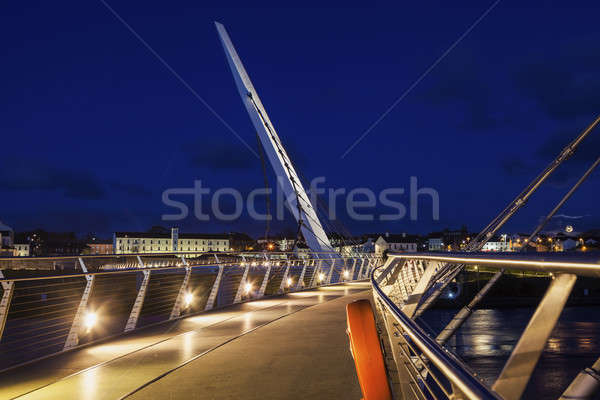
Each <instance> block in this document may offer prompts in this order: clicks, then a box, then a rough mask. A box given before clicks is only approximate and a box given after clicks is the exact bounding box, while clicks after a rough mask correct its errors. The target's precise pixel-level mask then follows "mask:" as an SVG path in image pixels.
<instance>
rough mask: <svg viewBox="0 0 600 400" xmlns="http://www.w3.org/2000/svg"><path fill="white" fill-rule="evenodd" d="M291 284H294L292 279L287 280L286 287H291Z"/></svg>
mask: <svg viewBox="0 0 600 400" xmlns="http://www.w3.org/2000/svg"><path fill="white" fill-rule="evenodd" d="M293 282H294V280H293V279H292V278H287V285H288V287H290V286H292V283H293Z"/></svg>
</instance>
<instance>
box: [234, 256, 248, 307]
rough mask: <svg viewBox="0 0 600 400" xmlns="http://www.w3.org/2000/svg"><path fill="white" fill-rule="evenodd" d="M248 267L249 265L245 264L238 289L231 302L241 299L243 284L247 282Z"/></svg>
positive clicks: (237, 301)
mask: <svg viewBox="0 0 600 400" xmlns="http://www.w3.org/2000/svg"><path fill="white" fill-rule="evenodd" d="M248 269H250V265H248V264H246V267H245V268H244V273H243V274H242V280H241V281H240V286H238V290H237V292H236V294H235V299H233V304H236V303H239V302H240V301H242V295H243V294H244V286H245V285H246V283H247V282H248Z"/></svg>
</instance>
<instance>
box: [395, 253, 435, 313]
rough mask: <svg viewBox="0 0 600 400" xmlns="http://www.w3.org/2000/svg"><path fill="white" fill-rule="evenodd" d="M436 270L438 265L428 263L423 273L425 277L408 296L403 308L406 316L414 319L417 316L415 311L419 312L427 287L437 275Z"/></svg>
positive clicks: (422, 277)
mask: <svg viewBox="0 0 600 400" xmlns="http://www.w3.org/2000/svg"><path fill="white" fill-rule="evenodd" d="M406 265H408V264H406ZM436 268H437V263H435V262H432V261H430V262H428V263H427V268H426V269H425V272H424V273H423V275H422V276H421V278H420V279H419V281H418V282H417V284H416V286H415V288H414V290H413V291H412V293H411V294H410V295H409V296H408V298H407V300H406V303H405V305H404V307H403V308H402V312H404V313H405V314H406V315H408V317H410V318H412V317H413V316H414V314H415V311H417V306H418V305H419V302H420V301H421V298H422V297H423V294H424V293H425V290H427V287H428V286H429V281H430V280H431V277H432V276H433V274H434V273H435V270H436Z"/></svg>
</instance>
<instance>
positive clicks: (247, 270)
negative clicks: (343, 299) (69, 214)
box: [0, 252, 381, 370]
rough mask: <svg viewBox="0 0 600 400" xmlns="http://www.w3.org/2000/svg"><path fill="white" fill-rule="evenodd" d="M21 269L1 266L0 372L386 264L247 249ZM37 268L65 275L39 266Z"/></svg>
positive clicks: (64, 260) (25, 262) (32, 261)
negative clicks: (57, 354) (195, 255)
mask: <svg viewBox="0 0 600 400" xmlns="http://www.w3.org/2000/svg"><path fill="white" fill-rule="evenodd" d="M4 261H7V259H0V265H3V264H2V262H4ZM8 261H10V262H13V261H14V259H8ZM18 262H19V265H18V267H17V268H14V269H0V284H1V288H0V294H1V299H2V300H1V303H0V354H2V357H1V358H0V370H4V369H8V368H13V367H15V366H17V365H22V364H23V363H27V362H31V361H33V360H36V359H40V358H44V357H47V356H49V355H53V354H56V353H60V352H63V351H67V350H70V349H73V348H76V347H78V346H82V345H85V344H89V343H93V342H96V341H98V340H104V339H107V338H109V337H113V336H117V335H121V334H123V333H125V332H129V331H133V330H136V329H140V328H145V327H149V326H152V325H156V324H160V323H163V322H166V321H169V320H174V319H177V318H182V317H185V316H189V315H193V314H197V313H200V312H203V311H208V310H211V309H215V308H220V307H225V306H228V305H232V304H237V303H241V302H245V301H250V300H254V299H259V298H263V297H265V296H273V295H278V294H284V293H288V292H294V291H298V290H303V289H308V288H314V287H319V286H325V285H329V284H335V283H341V282H344V281H354V280H361V279H366V278H367V277H368V276H369V274H370V272H371V271H372V269H373V268H375V267H377V266H378V265H379V263H380V262H381V259H380V258H378V257H375V256H374V255H372V254H355V255H352V256H347V257H342V256H340V255H339V254H337V253H331V254H329V253H327V254H326V253H318V254H317V253H308V254H301V255H300V256H298V254H295V253H270V252H269V253H255V252H254V253H252V252H244V253H219V254H210V255H203V256H199V257H183V256H182V254H181V253H176V254H167V255H165V254H157V255H154V254H147V253H146V254H136V255H109V256H106V255H101V256H81V257H76V256H75V257H46V258H40V259H38V258H27V259H21V260H18ZM40 263H47V264H49V265H53V266H57V265H58V266H62V268H48V269H37V268H35V267H36V266H39V265H40Z"/></svg>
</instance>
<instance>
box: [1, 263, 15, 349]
mask: <svg viewBox="0 0 600 400" xmlns="http://www.w3.org/2000/svg"><path fill="white" fill-rule="evenodd" d="M0 279H4V274H3V273H2V270H0ZM2 291H3V292H2V300H0V340H2V335H3V334H4V327H5V326H6V319H7V318H8V309H9V308H10V302H11V301H12V297H13V293H14V291H15V283H14V282H13V281H8V282H6V281H2Z"/></svg>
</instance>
